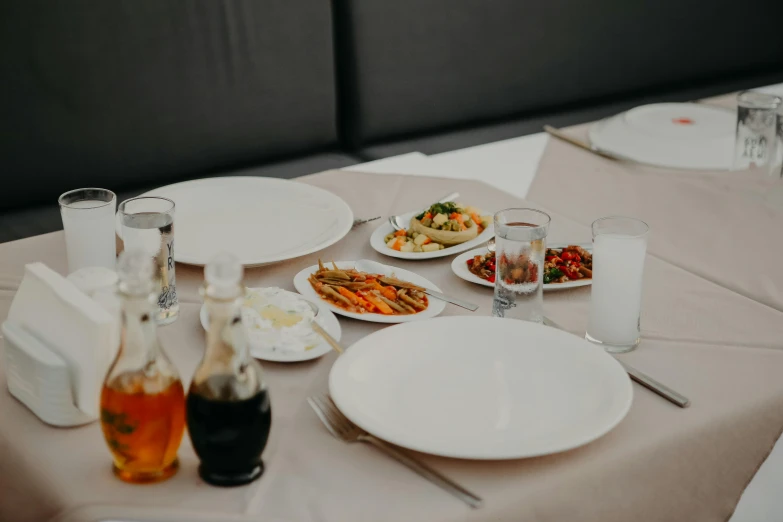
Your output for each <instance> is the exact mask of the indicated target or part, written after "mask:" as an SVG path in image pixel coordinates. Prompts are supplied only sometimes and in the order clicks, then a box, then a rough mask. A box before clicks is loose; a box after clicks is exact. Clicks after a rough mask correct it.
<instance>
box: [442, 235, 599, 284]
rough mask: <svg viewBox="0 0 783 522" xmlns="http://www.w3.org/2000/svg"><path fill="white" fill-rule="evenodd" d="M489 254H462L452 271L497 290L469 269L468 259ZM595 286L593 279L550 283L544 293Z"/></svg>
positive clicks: (477, 249)
mask: <svg viewBox="0 0 783 522" xmlns="http://www.w3.org/2000/svg"><path fill="white" fill-rule="evenodd" d="M566 246H568V245H566V244H565V243H561V244H555V245H547V246H546V247H547V248H564V247H566ZM580 246H582V248H584V249H585V250H587V251H588V252H592V251H593V248H592V246H587V245H580ZM486 252H487V249H486V248H476V249H474V250H470V251H468V252H465V253H464V254H460V255H458V256H457V257H455V258H454V260H453V261H452V262H451V271H452V272H454V273H455V274H457V276H458V277H459V278H461V279H464V280H465V281H470V282H471V283H476V284H477V285H482V286H488V287H489V288H495V283H490V282H489V281H487V280H486V279H481V278H480V277H479V276H477V275H476V274H474V273H473V272H471V271H470V270H469V269H468V264H467V261H468V259H473V257H475V256H478V255H481V254H485V253H486ZM591 284H593V280H592V279H577V280H574V281H568V282H565V283H554V284H552V283H549V284H546V283H545V284H544V292H549V291H554V290H566V289H568V288H577V287H580V286H588V285H591Z"/></svg>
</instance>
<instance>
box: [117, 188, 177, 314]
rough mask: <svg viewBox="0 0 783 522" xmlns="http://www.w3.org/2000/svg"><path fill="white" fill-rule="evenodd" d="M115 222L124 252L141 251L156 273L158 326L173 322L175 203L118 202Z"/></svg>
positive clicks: (157, 199) (140, 199)
mask: <svg viewBox="0 0 783 522" xmlns="http://www.w3.org/2000/svg"><path fill="white" fill-rule="evenodd" d="M117 219H118V220H119V222H120V224H121V237H122V241H123V244H124V246H125V250H142V251H143V252H144V253H146V254H147V255H148V256H150V257H151V258H153V259H154V260H155V262H156V264H157V267H158V271H159V281H160V291H159V292H158V314H157V322H158V324H161V325H163V324H169V323H173V322H174V321H175V320H176V319H177V316H178V315H179V300H178V299H177V278H176V273H175V263H174V202H173V201H172V200H170V199H167V198H160V197H152V196H142V197H138V198H133V199H127V200H125V201H123V202H122V203H120V206H119V209H118V210H117Z"/></svg>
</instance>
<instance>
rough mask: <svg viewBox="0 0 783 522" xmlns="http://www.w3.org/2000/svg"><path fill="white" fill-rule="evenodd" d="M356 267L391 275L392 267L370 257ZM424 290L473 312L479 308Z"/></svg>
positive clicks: (427, 289) (428, 293) (472, 304)
mask: <svg viewBox="0 0 783 522" xmlns="http://www.w3.org/2000/svg"><path fill="white" fill-rule="evenodd" d="M354 268H356V270H359V271H360V272H372V273H377V274H389V275H390V271H389V268H390V267H388V266H386V265H384V264H381V263H377V262H375V261H370V260H369V259H360V260H358V261H356V263H355V264H354ZM423 290H424V293H425V294H427V295H429V296H432V297H434V298H435V299H440V300H441V301H445V302H447V303H449V304H453V305H455V306H459V307H460V308H464V309H465V310H470V311H471V312H475V311H476V310H478V308H479V306H478V305H477V304H474V303H470V302H468V301H464V300H462V299H457V298H456V297H450V296H447V295H445V294H442V293H440V292H437V291H435V290H432V289H429V288H426V287H424V288H423Z"/></svg>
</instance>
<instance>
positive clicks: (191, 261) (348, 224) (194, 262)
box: [136, 176, 354, 268]
mask: <svg viewBox="0 0 783 522" xmlns="http://www.w3.org/2000/svg"><path fill="white" fill-rule="evenodd" d="M216 180H220V181H227V182H229V183H231V182H235V181H238V180H241V181H246V182H249V183H256V182H260V183H273V184H277V185H290V184H291V183H296V184H297V185H299V186H302V187H305V188H306V189H308V190H312V191H313V192H317V193H319V194H321V195H323V196H325V197H330V198H334V201H335V203H337V205H338V206H339V207H342V208H341V210H340V211H341V212H345V213H346V214H345V216H347V219H346V221H345V225H344V226H343V228H342V229H340V231H339V233H336V234H335V235H334V237H333V238H332V239H329V240H327V241H325V242H323V243H320V244H319V245H317V246H315V247H312V248H310V249H308V250H307V251H303V252H302V253H298V254H296V255H294V256H291V255H281V256H272V257H271V258H266V259H260V260H259V259H255V260H249V259H240V260H239V261H240V263H241V264H242V265H243V266H245V267H248V268H252V267H257V266H264V265H269V264H272V263H279V262H281V261H288V260H291V259H296V258H299V257H303V256H306V255H309V254H313V253H315V252H320V251H321V250H324V249H326V248H329V247H330V246H332V245H334V244H335V243H337V242H339V241H341V240H342V239H343V238H344V237H345V236H347V235H348V233H349V232H350V231H351V228H352V227H353V220H354V214H353V210H352V209H351V207H350V205H348V203H347V202H346V201H345V200H344V199H343V198H341V197H340V196H338V195H337V194H335V193H334V192H330V191H328V190H326V189H323V188H321V187H317V186H315V185H310V184H307V183H302V182H299V181H295V180H290V179H283V178H273V177H268V176H212V177H206V178H198V179H193V180H188V181H180V182H177V183H171V184H169V185H164V186H162V187H157V188H154V189H152V190H148V191H147V192H145V193H143V194H140V195H138V196H136V197H148V196H165V197H169V196H167V195H166V194H165V192H163V191H164V190H169V189H172V188H174V187H176V188H177V189H179V188H181V187H182V186H184V185H201V184H207V183H209V182H214V181H216ZM170 199H173V198H170ZM174 203H175V204H176V200H175V199H174ZM174 219H175V222H176V220H177V217H175V218H174ZM175 239H176V231H175ZM181 256H182V254H181V250H175V252H174V260H175V261H176V262H178V263H183V264H186V265H191V266H206V264H207V263H209V260H206V261H203V260H198V256H195V257H194V256H188V255H185V256H184V257H181Z"/></svg>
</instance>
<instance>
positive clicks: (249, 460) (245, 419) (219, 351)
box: [186, 254, 272, 486]
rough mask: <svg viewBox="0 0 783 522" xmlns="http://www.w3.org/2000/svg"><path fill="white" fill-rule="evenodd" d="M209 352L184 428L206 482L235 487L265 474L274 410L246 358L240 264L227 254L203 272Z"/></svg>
mask: <svg viewBox="0 0 783 522" xmlns="http://www.w3.org/2000/svg"><path fill="white" fill-rule="evenodd" d="M204 275H205V279H206V285H205V290H204V302H205V304H206V307H207V312H208V315H209V330H208V331H207V349H206V351H205V353H204V359H203V360H202V361H201V364H200V365H199V367H198V369H197V370H196V373H195V374H194V375H193V380H192V382H191V385H190V390H189V392H188V397H187V401H186V413H187V425H188V433H189V434H190V440H191V442H192V443H193V449H194V450H195V451H196V454H197V455H198V457H199V459H200V460H201V465H200V466H199V474H200V475H201V478H203V479H204V481H206V482H208V483H210V484H213V485H216V486H239V485H242V484H247V483H248V482H252V481H253V480H256V479H257V478H258V477H260V476H261V475H262V474H263V472H264V464H263V462H262V460H261V454H262V453H263V451H264V448H265V447H266V443H267V440H268V439H269V431H270V428H271V426H272V409H271V404H270V401H269V392H268V390H267V388H266V385H265V383H264V380H263V374H262V371H261V365H260V364H259V363H258V362H257V361H256V360H255V359H253V358H251V357H250V354H249V353H248V349H247V341H246V338H245V335H244V327H243V325H242V316H241V311H240V306H241V302H242V299H243V297H244V287H243V286H242V285H241V281H242V265H241V264H240V263H239V261H238V260H237V259H236V258H235V257H233V256H231V255H228V254H221V255H219V256H218V257H217V258H215V259H214V260H213V261H212V262H211V263H210V264H208V265H207V267H206V269H205V270H204Z"/></svg>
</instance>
